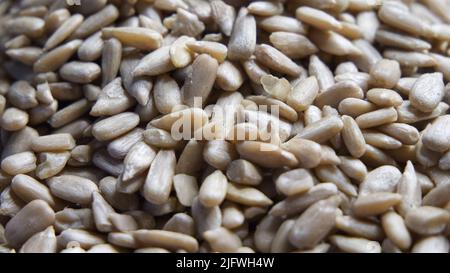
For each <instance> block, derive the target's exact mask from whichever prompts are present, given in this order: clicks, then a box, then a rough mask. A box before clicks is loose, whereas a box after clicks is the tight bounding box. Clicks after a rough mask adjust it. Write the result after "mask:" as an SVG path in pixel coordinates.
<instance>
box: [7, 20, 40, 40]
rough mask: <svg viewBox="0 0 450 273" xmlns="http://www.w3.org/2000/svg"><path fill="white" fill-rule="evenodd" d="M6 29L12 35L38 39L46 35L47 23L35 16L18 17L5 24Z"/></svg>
mask: <svg viewBox="0 0 450 273" xmlns="http://www.w3.org/2000/svg"><path fill="white" fill-rule="evenodd" d="M5 29H7V30H8V32H10V33H11V34H17V35H20V34H24V35H26V36H28V37H31V38H38V37H40V36H42V35H43V34H44V31H45V21H44V20H42V19H41V18H37V17H33V16H17V17H16V18H12V19H9V20H7V21H6V22H5Z"/></svg>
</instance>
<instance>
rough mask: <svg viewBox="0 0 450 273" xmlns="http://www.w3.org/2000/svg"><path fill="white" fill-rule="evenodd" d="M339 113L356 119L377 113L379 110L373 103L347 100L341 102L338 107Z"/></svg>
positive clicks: (352, 99) (354, 99)
mask: <svg viewBox="0 0 450 273" xmlns="http://www.w3.org/2000/svg"><path fill="white" fill-rule="evenodd" d="M338 109H339V112H340V113H341V114H343V115H348V116H351V117H353V118H356V117H358V116H360V115H362V114H365V113H368V112H372V111H375V110H376V109H377V108H376V106H375V105H374V104H373V103H370V102H368V101H365V100H362V99H356V98H347V99H344V100H342V101H341V103H339V106H338Z"/></svg>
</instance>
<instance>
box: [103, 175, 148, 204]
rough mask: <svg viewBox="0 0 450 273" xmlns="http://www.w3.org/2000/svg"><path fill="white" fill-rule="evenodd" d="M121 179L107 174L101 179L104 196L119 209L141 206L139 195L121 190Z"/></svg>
mask: <svg viewBox="0 0 450 273" xmlns="http://www.w3.org/2000/svg"><path fill="white" fill-rule="evenodd" d="M119 183H120V182H119V179H116V178H114V177H111V176H107V177H105V178H103V179H102V180H100V182H99V189H100V192H101V193H102V196H103V198H104V199H105V200H106V201H107V202H108V203H109V204H110V205H111V206H112V207H113V208H114V209H117V210H119V211H132V210H136V209H137V208H138V207H139V199H138V196H136V195H135V194H132V193H126V192H125V193H124V192H120V191H119Z"/></svg>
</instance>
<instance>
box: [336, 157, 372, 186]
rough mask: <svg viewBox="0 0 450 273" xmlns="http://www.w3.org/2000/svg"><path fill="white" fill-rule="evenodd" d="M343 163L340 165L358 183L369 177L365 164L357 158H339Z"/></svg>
mask: <svg viewBox="0 0 450 273" xmlns="http://www.w3.org/2000/svg"><path fill="white" fill-rule="evenodd" d="M339 159H340V161H341V163H340V164H339V165H338V166H339V169H341V170H342V171H343V172H344V173H345V174H346V175H347V176H348V177H350V178H353V179H355V180H356V181H357V182H359V183H360V182H362V181H364V179H365V178H366V175H367V167H366V165H364V163H363V162H362V161H361V160H359V159H355V158H351V157H348V156H340V157H339Z"/></svg>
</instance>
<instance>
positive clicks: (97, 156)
mask: <svg viewBox="0 0 450 273" xmlns="http://www.w3.org/2000/svg"><path fill="white" fill-rule="evenodd" d="M92 163H93V165H94V166H96V167H97V168H100V169H101V170H103V171H105V172H107V173H108V174H111V175H114V176H119V175H120V174H121V173H122V172H123V162H122V161H121V160H118V159H116V158H113V157H111V156H110V155H109V154H108V153H107V151H106V150H104V149H101V150H98V151H96V152H95V153H94V155H93V156H92Z"/></svg>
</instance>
